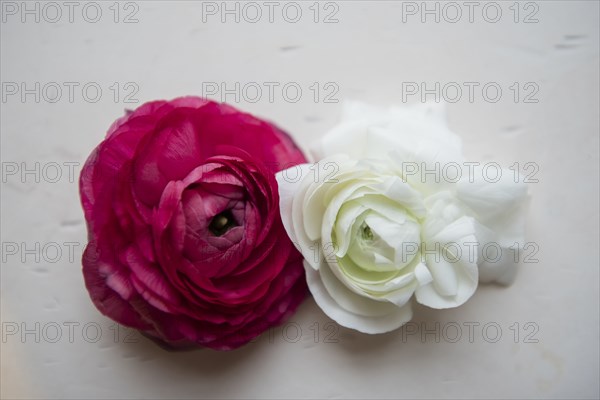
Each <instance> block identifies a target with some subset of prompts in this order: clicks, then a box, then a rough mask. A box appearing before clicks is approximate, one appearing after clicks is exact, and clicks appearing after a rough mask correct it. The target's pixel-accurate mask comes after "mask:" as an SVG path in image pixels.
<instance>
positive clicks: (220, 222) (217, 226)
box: [208, 210, 238, 236]
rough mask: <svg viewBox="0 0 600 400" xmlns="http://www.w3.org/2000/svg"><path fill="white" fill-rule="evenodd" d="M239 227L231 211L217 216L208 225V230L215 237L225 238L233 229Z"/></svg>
mask: <svg viewBox="0 0 600 400" xmlns="http://www.w3.org/2000/svg"><path fill="white" fill-rule="evenodd" d="M236 226H238V224H237V223H236V222H235V219H234V218H233V215H232V214H231V210H225V211H223V212H222V213H219V214H217V215H215V216H214V217H213V219H212V221H210V225H208V230H210V231H211V233H212V234H213V235H215V236H223V235H224V234H225V233H227V231H228V230H230V229H231V228H233V227H236Z"/></svg>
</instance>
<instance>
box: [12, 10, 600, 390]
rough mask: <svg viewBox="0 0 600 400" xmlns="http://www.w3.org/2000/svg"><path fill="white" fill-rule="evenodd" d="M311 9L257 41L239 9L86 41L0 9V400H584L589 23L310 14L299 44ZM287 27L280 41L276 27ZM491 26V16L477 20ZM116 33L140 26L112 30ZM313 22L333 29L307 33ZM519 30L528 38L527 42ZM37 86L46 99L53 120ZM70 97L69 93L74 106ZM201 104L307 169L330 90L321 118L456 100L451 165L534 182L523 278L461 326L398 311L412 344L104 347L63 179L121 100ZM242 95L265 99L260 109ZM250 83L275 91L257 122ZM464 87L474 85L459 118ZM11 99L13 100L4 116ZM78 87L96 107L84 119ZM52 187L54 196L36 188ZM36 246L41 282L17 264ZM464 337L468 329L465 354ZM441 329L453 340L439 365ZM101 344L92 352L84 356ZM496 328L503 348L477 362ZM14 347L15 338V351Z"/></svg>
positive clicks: (510, 15) (306, 309)
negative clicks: (426, 91) (275, 135)
mask: <svg viewBox="0 0 600 400" xmlns="http://www.w3.org/2000/svg"><path fill="white" fill-rule="evenodd" d="M7 3H10V4H8V5H7ZM312 3H313V2H312V1H311V2H298V4H299V7H300V8H301V10H302V17H301V19H300V21H299V22H297V23H291V22H287V21H286V20H285V19H284V18H283V14H282V10H283V7H284V6H285V5H286V3H284V2H280V3H278V6H277V7H276V8H275V9H274V14H273V22H272V23H271V22H269V16H268V8H267V6H264V5H263V2H258V5H259V6H260V7H261V10H262V12H263V15H262V19H261V20H259V21H258V22H256V23H251V22H249V21H247V20H250V19H252V18H254V16H255V11H256V9H251V8H248V7H247V8H245V9H244V8H243V4H242V3H240V5H239V7H240V13H241V15H240V22H239V23H236V22H235V21H234V20H233V18H234V17H235V16H234V15H225V17H226V18H227V20H226V22H225V23H223V22H221V20H220V14H217V15H207V14H203V7H205V8H207V9H208V10H211V9H212V8H211V7H212V5H210V4H209V5H207V4H205V5H202V3H201V2H196V3H194V2H191V1H174V2H169V4H167V2H166V1H136V2H132V3H131V4H133V5H125V4H124V3H121V4H119V5H118V9H119V10H120V13H119V16H118V20H119V22H118V23H115V22H114V21H113V18H114V17H115V14H114V10H115V7H114V5H113V2H112V1H111V2H98V3H97V5H98V7H99V8H100V9H101V11H102V16H101V18H100V20H99V21H98V22H97V23H91V22H88V21H87V20H93V19H94V18H95V15H94V11H95V9H94V8H93V7H94V6H93V5H92V6H85V4H86V3H80V2H75V4H76V6H75V7H76V8H74V11H73V21H72V22H70V21H69V15H68V8H67V6H64V5H63V3H62V2H58V5H59V8H60V10H61V12H62V13H63V15H62V17H61V18H60V19H59V21H58V22H55V23H53V22H52V20H53V19H55V18H56V8H54V9H52V6H51V7H46V8H44V4H43V3H39V4H38V6H37V7H39V18H40V21H39V22H36V21H35V15H34V14H27V13H24V11H23V9H22V5H21V3H20V2H16V3H15V2H4V1H3V2H2V7H3V21H2V24H1V42H0V43H1V80H2V83H3V90H2V93H3V96H5V98H3V99H2V103H1V108H2V111H1V134H2V143H1V148H2V150H1V154H2V168H3V170H2V172H3V180H2V208H1V211H2V216H1V221H2V223H1V225H2V229H1V233H2V246H3V248H2V257H3V259H2V267H1V296H2V297H1V300H2V308H1V312H2V314H1V320H2V334H3V337H2V343H1V346H2V348H1V359H2V376H1V378H2V381H1V385H0V386H1V394H2V397H3V398H79V399H81V398H207V397H208V398H263V397H266V398H361V399H363V398H404V397H406V398H433V397H447V398H547V397H550V398H598V396H599V387H598V380H599V377H598V375H599V361H598V360H599V348H598V342H599V328H598V326H599V325H598V318H599V317H598V316H599V309H598V308H599V307H598V306H599V298H598V293H599V288H598V286H599V276H598V269H599V257H598V243H599V237H598V236H599V234H598V219H599V212H598V203H599V199H598V162H599V160H598V151H599V150H598V147H599V143H598V138H599V120H598V114H599V101H598V87H599V79H598V70H599V64H598V49H599V46H598V36H599V29H598V24H599V21H598V18H599V7H598V2H596V1H537V2H530V4H529V5H527V4H525V2H521V3H520V4H518V8H519V10H520V13H519V16H518V20H519V22H518V23H515V22H514V17H515V14H514V5H513V2H512V1H509V2H503V1H500V2H497V3H496V5H497V6H498V7H499V8H500V9H501V11H502V16H501V18H500V21H498V22H497V23H491V22H488V21H486V19H485V18H484V15H482V10H483V6H484V5H485V3H484V2H481V3H479V6H477V8H475V9H474V14H473V22H469V15H468V8H467V6H465V5H464V4H463V2H458V3H457V4H458V6H459V7H460V8H461V11H462V12H463V15H462V18H461V20H459V21H458V22H456V23H451V22H449V21H448V20H450V19H452V18H454V16H455V11H456V9H451V8H443V4H441V3H440V4H439V5H438V7H440V13H441V14H440V22H439V23H436V22H435V21H434V18H435V15H428V14H425V15H424V16H425V17H426V18H427V19H426V21H425V23H423V22H421V14H420V12H421V11H422V9H421V2H416V3H412V4H408V3H407V2H404V3H405V4H402V3H401V2H393V1H373V2H367V1H339V2H335V3H332V4H333V5H327V6H326V5H325V4H324V3H321V4H319V5H318V6H319V9H320V13H319V16H318V17H319V22H318V23H315V22H314V20H313V18H314V11H313V10H314V9H310V8H309V7H311V5H312ZM213 4H216V6H217V7H219V8H220V7H221V2H217V3H213ZM427 4H428V5H427V6H428V7H430V9H433V7H435V2H428V3H427ZM532 4H533V5H532ZM15 5H16V7H17V9H15ZM415 5H416V7H418V8H419V9H418V10H417V11H418V12H417V14H415V15H412V14H410V13H409V11H411V10H414V8H413V6H415ZM84 6H85V7H86V8H85V12H86V14H83V11H82V10H83V8H84ZM511 6H512V7H513V8H512V9H511V8H510V7H511ZM11 7H12V8H11ZM28 7H30V9H34V7H36V6H35V2H30V3H28ZM90 7H91V8H90ZM111 7H113V8H111ZM228 7H230V8H231V9H233V8H234V7H235V3H234V2H229V3H228ZM286 7H287V8H286V12H287V14H286V15H285V16H286V18H288V19H293V18H294V17H295V16H294V9H293V8H290V7H294V6H293V5H292V6H289V5H288V6H286ZM313 7H314V6H313ZM325 7H327V8H325ZM495 7H496V6H495V5H492V6H487V8H486V12H487V14H486V15H485V17H486V18H487V19H493V18H494V17H495V15H494V11H495ZM244 10H245V13H244ZM219 11H220V10H219ZM336 11H337V12H336ZM131 12H135V15H134V16H133V17H132V18H134V19H137V20H138V22H137V23H128V24H125V23H122V20H123V18H124V17H125V15H127V14H129V13H131ZM331 12H336V13H335V15H334V16H333V17H332V18H337V20H338V22H337V23H329V24H325V23H323V22H322V20H323V19H324V17H325V15H326V14H329V13H331ZM532 12H535V15H534V16H532V17H531V18H536V19H537V20H538V22H537V23H523V19H524V18H525V16H526V15H528V14H530V13H532ZM14 13H16V14H14ZM13 14H14V15H13ZM203 15H204V16H205V17H206V18H205V21H203ZM84 16H85V18H87V20H86V19H85V18H84ZM21 17H24V18H25V22H22V21H21ZM403 19H404V20H403ZM36 82H39V84H40V90H39V91H38V94H39V95H40V101H39V102H36V99H35V94H31V93H30V94H26V95H25V98H24V99H22V98H21V92H20V91H21V87H20V85H21V83H25V84H26V85H27V88H34V92H35V83H36ZM52 82H55V83H56V85H58V86H60V87H61V88H62V89H63V92H62V95H61V97H60V98H58V99H57V101H56V102H55V103H51V102H50V101H51V100H53V98H54V97H55V96H56V92H53V90H55V87H56V85H54V84H51V83H52ZM68 82H75V83H76V84H77V85H78V86H73V87H74V93H73V98H72V99H69V93H68V86H67V85H70V84H69V83H68ZM115 82H116V83H117V86H113V85H114V84H115ZM211 82H216V83H218V84H220V83H221V82H224V83H225V85H226V86H227V87H229V88H234V87H235V83H236V82H239V84H240V90H243V88H244V86H245V87H246V89H247V91H246V93H243V92H242V93H241V96H240V97H241V98H240V99H239V101H236V99H235V98H234V96H233V95H231V94H230V95H228V97H227V99H226V100H227V101H228V102H230V103H232V104H234V105H236V106H238V107H239V108H241V109H244V110H247V111H250V112H253V113H255V114H257V115H259V116H263V117H265V118H268V119H270V120H273V121H275V122H276V123H277V124H279V125H281V126H282V127H284V128H285V129H286V130H288V131H289V132H290V133H291V134H292V135H293V136H294V137H295V138H296V139H297V141H298V143H299V144H300V145H301V146H302V147H303V148H307V147H308V145H309V144H310V143H311V141H312V140H314V139H315V138H317V137H319V135H321V134H323V133H324V132H325V131H327V129H329V128H330V127H332V126H333V125H334V124H335V123H336V121H337V118H338V115H339V111H340V103H327V102H325V101H324V100H325V95H326V94H328V93H332V91H333V89H334V88H336V87H337V88H338V89H339V90H338V92H337V93H335V94H334V95H332V97H331V99H337V100H343V99H346V98H350V99H363V100H366V101H369V102H372V103H374V104H380V105H387V104H391V103H397V104H401V103H402V102H403V100H406V102H408V103H414V102H416V101H420V99H419V96H408V97H407V98H406V99H403V98H402V94H403V88H404V89H406V88H407V87H409V86H410V85H411V82H415V83H417V84H420V83H421V82H425V83H426V85H428V86H427V87H429V88H433V87H434V85H435V82H439V83H440V87H441V88H443V87H444V85H447V84H448V83H452V82H455V83H456V84H458V85H459V86H461V87H462V88H463V89H465V91H464V92H463V97H462V98H461V99H460V100H458V101H457V102H455V103H453V104H450V105H449V106H448V117H449V123H450V125H451V127H452V128H453V129H454V130H455V131H456V132H457V133H459V134H460V135H461V136H462V137H463V139H464V147H465V151H466V154H467V157H468V158H469V159H471V160H476V161H497V162H499V163H501V164H503V165H505V166H510V165H512V164H513V163H515V162H519V163H520V164H521V166H523V165H524V163H526V162H531V163H535V165H537V166H538V167H539V171H538V172H537V175H536V178H537V179H539V183H535V184H531V185H530V193H531V205H530V211H529V214H528V230H527V232H528V233H527V240H528V241H530V242H532V243H536V244H537V245H538V246H539V252H537V254H536V255H535V258H536V259H538V260H539V262H537V263H522V265H521V266H520V272H519V276H518V278H517V281H516V283H515V284H514V285H513V286H511V287H509V288H502V287H498V286H482V287H480V289H479V290H478V291H477V293H476V294H475V295H474V296H473V298H472V299H470V300H469V301H468V302H467V303H466V304H465V305H464V306H462V307H460V308H457V309H452V310H447V311H436V310H430V309H426V308H424V307H416V308H415V317H414V322H415V324H414V325H412V328H411V329H412V330H416V331H417V333H414V334H413V333H412V332H408V331H407V330H404V331H402V330H400V331H396V332H393V333H389V334H385V335H379V336H367V335H363V334H359V333H357V332H354V331H351V330H347V329H343V328H339V329H337V330H336V329H335V328H334V326H333V325H327V324H328V322H330V320H329V319H328V318H327V317H326V316H324V314H323V313H322V312H321V311H320V310H319V309H318V307H317V306H316V305H315V303H314V301H313V300H312V299H309V300H307V301H306V302H305V303H304V304H303V305H302V306H301V307H300V309H299V311H298V313H297V314H296V315H295V316H294V317H293V319H292V320H291V321H290V323H288V324H287V325H285V330H283V331H282V329H281V328H279V329H275V330H273V331H272V332H271V333H270V334H266V335H263V336H262V337H260V338H259V339H258V340H257V342H256V343H253V344H250V345H248V346H246V347H244V348H242V349H240V350H237V351H233V352H226V353H219V352H214V351H211V350H198V351H193V352H187V353H169V352H166V351H164V350H162V349H161V348H159V347H157V346H155V345H154V344H153V343H151V342H149V341H148V340H146V339H145V338H143V337H141V336H139V335H138V334H135V333H131V332H129V331H128V330H120V331H118V332H119V335H118V337H115V333H116V331H115V326H114V325H113V324H112V322H111V321H110V320H108V319H107V318H104V317H103V316H101V315H100V314H99V312H98V311H97V310H96V309H95V308H94V306H93V305H92V303H91V301H90V300H89V297H88V295H87V293H86V290H85V288H84V285H83V279H82V274H81V265H80V261H79V257H80V255H81V251H82V248H83V244H84V243H85V239H86V233H85V227H84V223H83V216H82V211H81V208H80V205H79V198H78V189H77V185H76V183H74V182H70V179H69V178H71V177H72V176H69V172H70V171H69V168H68V166H69V165H74V167H73V168H74V173H75V174H77V173H78V171H79V166H80V165H81V164H82V163H83V161H84V160H85V158H86V156H87V155H88V154H89V152H90V151H91V150H92V148H93V147H94V146H95V145H96V144H97V143H98V142H99V141H100V140H101V138H102V137H103V135H104V133H105V131H106V129H107V128H108V126H109V125H110V123H111V122H112V121H113V120H114V119H115V118H116V117H118V116H120V115H121V113H122V112H123V109H124V108H131V107H135V106H136V104H128V103H126V102H125V95H126V94H128V93H131V92H132V90H133V89H136V88H137V92H136V93H135V94H133V95H132V97H131V99H134V100H139V101H140V102H144V101H147V100H152V99H158V98H173V97H176V96H180V95H185V94H196V95H200V94H202V93H203V87H204V89H207V88H210V85H211ZM250 82H255V83H256V84H258V86H260V87H262V88H263V89H264V90H263V93H262V96H261V97H260V98H258V99H257V101H256V102H252V100H253V98H254V97H255V92H253V91H251V90H254V89H253V87H252V85H253V84H251V85H248V83H250ZM265 82H276V83H277V84H279V86H277V87H276V88H275V92H274V98H273V101H272V102H271V101H269V96H268V87H267V86H265ZM314 82H317V83H318V86H319V87H320V92H319V95H318V98H317V102H315V99H314V98H313V96H314V94H315V93H314V87H313V89H311V85H313V84H314ZM464 82H477V83H478V84H479V86H478V89H476V90H475V93H474V98H473V101H472V102H471V101H469V99H468V92H467V90H466V86H464ZM490 82H491V83H494V84H493V85H492V86H494V85H497V86H499V87H500V88H501V89H502V96H501V98H500V99H499V101H498V102H496V103H492V102H491V101H489V98H491V97H492V96H493V95H494V93H493V92H489V93H488V94H489V98H487V99H486V98H485V97H484V96H483V95H482V93H481V87H483V86H484V85H485V84H486V83H490ZM514 82H517V83H518V86H519V88H520V93H519V97H518V98H517V100H518V101H517V102H516V103H515V101H514V98H513V96H514V89H511V88H510V87H511V85H513V84H514ZM128 83H129V86H126V85H127V84H128ZM327 83H331V84H330V85H329V86H328V87H325V84H327ZM528 83H532V84H533V86H532V85H530V86H528V87H525V85H526V84H528ZM13 84H16V85H17V86H14V85H13ZM86 84H88V86H87V88H88V92H87V96H88V97H87V98H86V97H84V95H83V94H82V91H81V89H82V88H83V87H84V85H86ZM286 84H289V85H288V88H289V87H290V86H296V87H300V88H301V89H302V96H301V98H300V99H299V101H297V102H295V103H293V102H291V101H290V98H291V97H293V96H294V92H293V88H292V89H289V90H290V91H289V92H288V93H287V95H288V98H286V97H284V95H283V94H282V92H281V88H282V87H283V86H284V85H286ZM73 85H75V84H73ZM332 85H333V86H332ZM452 85H453V84H451V85H450V86H447V89H448V90H449V89H451V88H452ZM15 87H17V88H18V90H19V93H16V94H11V93H12V92H13V91H14V90H13V89H14V88H15ZM90 87H91V89H90ZM94 87H100V88H101V89H102V94H101V96H100V97H99V99H98V101H97V102H95V103H93V102H92V101H91V100H93V97H94V96H95V93H94V90H93V89H94ZM116 87H119V89H120V90H119V93H118V95H117V98H116V99H115V95H116V93H115V89H116ZM535 87H537V88H539V91H538V92H537V93H536V94H535V95H533V97H531V99H537V100H538V102H537V103H525V102H524V100H525V95H526V94H527V93H530V92H532V90H533V89H532V88H535ZM44 88H45V89H44ZM448 93H450V94H448ZM448 93H447V95H448V96H450V97H453V96H454V92H448ZM490 93H491V94H490ZM405 94H406V93H405ZM432 96H433V95H429V97H428V98H429V99H432ZM212 97H213V98H215V99H218V100H219V99H220V98H221V96H220V93H217V94H215V95H213V96H212ZM71 100H72V101H71ZM36 163H38V164H37V165H38V166H39V168H40V172H39V182H36V181H35V180H36V176H35V174H28V175H25V179H22V178H21V176H20V175H19V172H20V171H19V172H17V174H15V175H13V174H12V171H13V169H14V167H15V165H16V166H17V167H18V168H19V169H22V168H23V167H25V168H29V169H32V168H35V166H36ZM64 163H75V164H64ZM56 165H59V166H60V167H61V169H60V171H61V173H62V175H61V177H60V178H59V179H58V181H56V182H52V181H55V180H56V179H54V177H55V173H56V168H55V167H56ZM53 168H54V169H53ZM36 243H38V244H39V246H40V249H41V251H40V252H39V253H38V256H39V257H40V259H39V260H35V257H36V255H35V254H28V253H26V251H25V250H26V249H31V248H34V249H35V244H36ZM69 243H75V244H74V245H70V244H69ZM11 246H12V247H11ZM14 246H17V247H16V249H17V250H16V254H13V253H15V251H13V250H14V249H15V247H14ZM69 246H73V247H72V248H73V257H70V254H69V252H68V250H69ZM57 248H58V249H60V250H61V254H60V256H58V255H57V253H56V249H57ZM44 249H45V250H44ZM34 252H35V250H34ZM22 257H24V258H25V260H24V261H23V260H22ZM55 258H56V260H55ZM36 323H39V325H36ZM70 323H74V324H78V325H70V326H72V329H73V331H72V338H71V339H72V343H71V340H69V336H70V335H69V324H70ZM436 323H439V324H440V325H439V329H437V332H438V333H439V334H440V340H439V343H437V342H436V338H435V334H426V332H425V331H424V330H423V329H422V328H425V329H429V330H434V331H435V330H436V329H435V326H436V325H435V324H436ZM515 323H518V325H515ZM527 323H530V324H528V325H526V324H527ZM65 324H66V325H65ZM421 324H425V325H421ZM470 324H479V325H478V326H476V325H473V327H474V328H473V329H474V331H473V335H472V338H471V339H472V340H469V329H468V325H470ZM457 325H458V326H459V327H461V329H462V336H461V337H460V338H458V339H457V340H456V342H454V343H453V341H454V340H453V339H454V338H455V335H456V326H457ZM484 326H486V331H485V332H484V330H483V327H484ZM57 327H58V330H57ZM84 327H85V329H84ZM98 327H100V328H101V329H102V335H101V336H100V337H99V338H98V341H96V342H94V341H95V340H94V339H95V336H96V329H97V328H98ZM498 327H499V328H500V329H501V331H502V335H501V337H499V338H498V339H497V341H495V342H493V339H494V336H495V329H497V328H498ZM15 329H17V331H16V332H15ZM24 329H28V330H29V331H31V332H30V333H25V334H24V336H23V335H22V334H23V333H24V332H23V330H24ZM315 330H318V332H319V335H318V338H315ZM515 331H517V332H518V333H519V334H518V337H516V338H515ZM534 331H535V332H534ZM36 332H37V334H38V336H39V343H38V342H36ZM57 332H59V333H60V334H61V336H60V338H56V334H57ZM403 332H404V333H403ZM530 333H533V335H532V336H527V335H528V334H530ZM422 334H425V336H426V337H425V338H424V339H425V340H423V338H422ZM286 335H287V336H286ZM327 335H331V336H329V337H328V336H327ZM327 338H328V339H327ZM329 339H332V340H329ZM515 339H516V340H515ZM515 341H516V343H515ZM536 341H537V343H536ZM52 342H54V343H52ZM130 342H133V343H130Z"/></svg>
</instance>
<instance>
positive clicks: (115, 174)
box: [80, 97, 307, 350]
mask: <svg viewBox="0 0 600 400" xmlns="http://www.w3.org/2000/svg"><path fill="white" fill-rule="evenodd" d="M305 161H306V160H305V158H304V156H303V154H302V152H301V151H300V149H299V148H298V147H297V146H296V145H295V144H294V142H293V141H292V139H291V138H290V137H289V136H288V135H287V134H286V133H284V132H283V131H281V130H280V129H278V128H277V127H275V126H273V125H271V124H269V123H267V122H265V121H262V120H260V119H257V118H255V117H253V116H252V115H249V114H246V113H243V112H240V111H238V110H236V109H234V108H232V107H230V106H228V105H225V104H220V103H215V102H212V101H208V100H204V99H200V98H196V97H184V98H179V99H176V100H173V101H155V102H150V103H147V104H144V105H142V106H141V107H139V108H138V109H136V110H135V111H133V112H129V113H128V114H127V115H125V116H124V117H122V118H121V119H119V120H117V121H116V122H115V123H114V124H113V125H112V126H111V128H110V129H109V131H108V134H107V136H106V138H105V140H104V141H103V142H102V143H101V144H100V145H98V147H96V149H95V150H94V151H93V152H92V154H91V155H90V156H89V158H88V160H87V162H86V163H85V166H84V168H83V170H82V172H81V177H80V192H81V202H82V205H83V210H84V213H85V219H86V221H87V227H88V240H89V244H88V246H87V247H86V250H85V252H84V255H83V275H84V278H85V284H86V286H87V289H88V291H89V293H90V296H91V298H92V300H93V302H94V304H95V305H96V307H97V308H98V309H99V310H100V311H101V312H102V313H103V314H105V315H107V316H108V317H110V318H112V319H114V320H115V321H117V322H119V323H121V324H123V325H127V326H129V327H133V328H136V329H139V330H141V331H142V332H144V333H145V334H147V335H148V336H150V337H152V338H154V339H156V340H158V341H159V342H162V343H165V344H167V345H168V346H169V347H177V348H181V347H187V346H193V345H201V346H205V347H210V348H214V349H220V350H228V349H233V348H236V347H239V346H241V345H243V344H245V343H247V342H249V341H250V340H252V339H253V338H255V337H256V336H258V335H259V334H260V333H262V332H263V331H265V330H266V329H268V328H269V327H271V326H273V325H276V324H278V323H280V322H282V321H283V320H285V319H286V318H288V317H289V316H290V315H291V314H292V313H293V312H294V311H295V309H296V308H297V306H298V305H299V304H300V303H301V302H302V300H303V299H304V298H305V295H306V293H307V289H306V283H305V279H304V270H303V267H302V257H301V255H300V254H299V253H298V251H297V250H296V249H295V248H294V246H293V244H292V242H291V241H290V239H289V238H288V237H287V235H286V233H285V230H284V228H283V225H282V223H281V220H280V216H279V198H278V191H277V182H276V180H275V173H276V172H277V171H279V170H282V169H284V168H286V167H289V166H293V165H296V164H299V163H302V162H305Z"/></svg>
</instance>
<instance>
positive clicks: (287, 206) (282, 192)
mask: <svg viewBox="0 0 600 400" xmlns="http://www.w3.org/2000/svg"><path fill="white" fill-rule="evenodd" d="M310 167H311V164H301V165H297V166H296V167H292V168H290V169H288V170H285V171H281V172H278V173H277V174H276V175H275V178H276V179H277V186H278V190H279V212H280V214H281V220H282V222H283V227H284V228H285V231H286V233H287V234H288V236H289V237H290V239H291V240H292V242H293V243H294V245H295V246H296V247H297V248H298V250H299V251H300V253H301V254H302V256H303V257H304V258H305V260H308V261H309V263H310V265H311V266H312V267H313V268H315V269H318V268H319V266H320V265H321V263H322V255H321V252H320V251H318V249H319V243H318V242H315V241H311V240H310V239H309V238H308V237H307V236H306V233H305V229H304V224H303V223H302V214H303V213H302V209H301V207H299V204H301V203H302V199H303V197H304V194H305V192H306V190H307V188H308V186H309V185H310V183H311V179H312V178H311V176H310ZM292 170H293V171H292ZM288 172H289V174H288ZM298 173H300V174H301V175H300V178H299V179H296V177H297V176H298V175H297V174H298Z"/></svg>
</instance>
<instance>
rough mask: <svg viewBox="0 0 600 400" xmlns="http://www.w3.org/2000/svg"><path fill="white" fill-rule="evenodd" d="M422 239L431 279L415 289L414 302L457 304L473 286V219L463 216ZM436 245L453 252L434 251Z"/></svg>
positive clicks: (475, 274)
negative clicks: (433, 234)
mask: <svg viewBox="0 0 600 400" xmlns="http://www.w3.org/2000/svg"><path fill="white" fill-rule="evenodd" d="M424 240H425V244H424V246H425V247H426V249H423V250H422V251H423V252H424V253H425V254H426V260H427V267H428V268H429V271H430V272H431V275H432V277H433V280H432V282H431V283H429V284H427V285H424V286H421V287H419V288H418V289H417V290H416V292H415V295H416V298H417V301H418V302H419V303H421V304H423V305H426V306H428V307H432V308H451V307H458V306H460V305H461V304H463V303H464V302H466V301H467V300H468V299H469V298H470V297H471V296H472V295H473V293H475V290H476V289H477V281H478V269H477V257H476V253H475V251H472V249H473V248H474V246H473V244H475V243H476V242H477V238H476V237H475V220H474V219H473V218H471V217H464V216H463V217H461V218H459V219H457V220H456V221H454V222H453V223H451V224H450V225H448V226H446V227H445V228H444V229H442V230H441V231H440V232H438V233H437V234H436V235H435V236H432V237H425V238H424ZM446 246H449V247H446ZM437 248H439V249H440V250H443V249H445V248H447V249H449V250H450V251H452V252H454V253H453V254H450V253H448V252H441V251H440V252H437V253H436V252H435V250H436V249H437Z"/></svg>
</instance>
